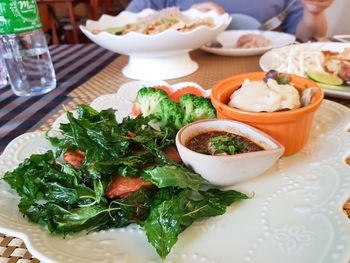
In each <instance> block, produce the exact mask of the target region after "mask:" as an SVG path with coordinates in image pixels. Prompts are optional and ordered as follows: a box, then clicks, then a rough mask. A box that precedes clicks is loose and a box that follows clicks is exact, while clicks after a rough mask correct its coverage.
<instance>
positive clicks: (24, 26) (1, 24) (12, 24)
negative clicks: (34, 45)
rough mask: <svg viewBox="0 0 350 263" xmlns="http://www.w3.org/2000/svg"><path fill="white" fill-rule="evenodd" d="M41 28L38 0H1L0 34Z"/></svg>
mask: <svg viewBox="0 0 350 263" xmlns="http://www.w3.org/2000/svg"><path fill="white" fill-rule="evenodd" d="M39 28H41V21H40V17H39V11H38V7H37V5H36V0H0V34H16V33H20V32H26V31H32V30H35V29H39Z"/></svg>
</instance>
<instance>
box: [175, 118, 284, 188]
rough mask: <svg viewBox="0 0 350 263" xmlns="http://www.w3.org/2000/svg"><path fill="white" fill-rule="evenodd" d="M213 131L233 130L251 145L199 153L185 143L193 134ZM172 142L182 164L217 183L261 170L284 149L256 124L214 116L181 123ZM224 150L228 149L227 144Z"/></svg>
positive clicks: (274, 160)
mask: <svg viewBox="0 0 350 263" xmlns="http://www.w3.org/2000/svg"><path fill="white" fill-rule="evenodd" d="M215 132H219V133H229V134H235V135H237V136H240V137H242V138H244V140H247V141H248V142H249V143H253V144H254V145H255V146H252V148H253V149H251V151H245V150H243V151H238V153H237V154H227V153H226V154H222V152H221V153H218V154H214V155H212V154H206V153H199V152H197V151H194V150H193V148H192V149H191V147H189V142H190V141H191V140H192V139H193V138H195V137H196V136H198V135H202V134H206V133H215ZM221 145H222V144H221ZM176 146H177V148H178V151H179V154H180V156H181V159H182V160H183V162H184V163H185V165H187V166H188V167H190V168H191V169H192V170H193V171H195V172H196V173H200V174H201V175H202V177H203V178H205V179H206V180H208V181H209V182H210V183H211V184H213V185H218V186H228V185H232V184H235V183H238V182H241V181H244V180H248V179H251V178H253V177H255V176H258V175H260V174H262V173H263V172H264V171H266V170H267V169H268V168H270V167H271V166H272V165H273V164H274V163H275V162H276V161H277V160H278V159H279V158H280V157H281V155H282V153H283V151H284V147H283V146H282V145H281V144H280V143H279V142H277V141H276V140H275V139H273V138H272V137H270V136H269V135H267V134H265V133H264V132H261V131H259V130H258V129H256V128H253V127H251V126H249V125H247V124H244V123H241V122H237V121H233V120H218V119H208V120H202V121H197V122H193V123H191V124H188V125H187V126H185V127H183V128H182V129H181V130H180V131H179V132H178V134H177V135H176ZM209 148H212V146H209ZM261 148H262V149H261ZM226 151H227V152H230V150H229V147H228V148H227V150H226ZM214 153H215V151H214Z"/></svg>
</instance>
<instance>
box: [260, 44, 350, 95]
mask: <svg viewBox="0 0 350 263" xmlns="http://www.w3.org/2000/svg"><path fill="white" fill-rule="evenodd" d="M298 46H300V47H302V48H305V50H306V49H307V50H310V48H311V49H315V50H320V49H321V50H329V51H332V52H342V51H344V48H350V43H332V42H323V43H322V42H321V43H305V44H299V45H298ZM284 49H285V51H286V52H291V56H292V55H293V53H292V52H293V50H292V49H293V46H289V47H284ZM275 64H276V60H274V52H273V50H271V51H269V52H267V53H265V54H264V55H263V56H262V57H261V58H260V61H259V65H260V68H261V69H262V70H263V71H269V70H270V69H273V68H274V67H275ZM277 66H278V65H277ZM286 73H290V72H288V70H286ZM303 76H305V74H303ZM320 87H321V88H322V89H323V92H324V93H325V95H327V96H331V97H338V98H345V99H349V98H350V87H348V86H331V85H327V84H320Z"/></svg>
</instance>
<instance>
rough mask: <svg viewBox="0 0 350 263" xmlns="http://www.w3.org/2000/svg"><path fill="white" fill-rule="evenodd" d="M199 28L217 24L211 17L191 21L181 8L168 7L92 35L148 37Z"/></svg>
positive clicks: (96, 30)
mask: <svg viewBox="0 0 350 263" xmlns="http://www.w3.org/2000/svg"><path fill="white" fill-rule="evenodd" d="M198 26H208V27H214V26H215V24H214V20H213V19H212V18H211V17H205V18H196V19H193V20H191V19H189V18H188V17H186V16H185V15H184V14H183V13H182V12H181V11H180V9H179V8H177V7H168V8H166V9H162V10H160V11H156V10H154V11H153V13H151V14H149V15H147V16H145V17H139V18H138V19H137V21H136V22H133V23H129V24H126V25H123V26H119V27H112V28H106V29H103V30H98V29H95V30H93V31H92V33H93V34H99V33H101V32H108V33H111V34H114V35H125V34H128V33H130V32H138V33H142V34H146V35H153V34H158V33H160V32H163V31H164V30H167V29H170V28H171V29H173V30H176V31H180V32H187V31H191V30H193V29H194V28H196V27H198Z"/></svg>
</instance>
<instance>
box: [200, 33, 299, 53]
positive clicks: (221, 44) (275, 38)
mask: <svg viewBox="0 0 350 263" xmlns="http://www.w3.org/2000/svg"><path fill="white" fill-rule="evenodd" d="M294 41H295V36H294V35H291V34H287V33H282V32H277V31H261V30H227V31H224V32H222V33H220V34H219V35H218V36H217V37H216V40H215V41H212V42H209V43H207V44H205V45H204V46H202V47H201V49H202V50H204V51H207V52H210V53H213V54H217V55H223V56H255V55H260V54H263V53H265V52H266V51H268V50H270V49H272V48H278V47H283V46H286V45H289V44H292V43H293V42H294Z"/></svg>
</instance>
